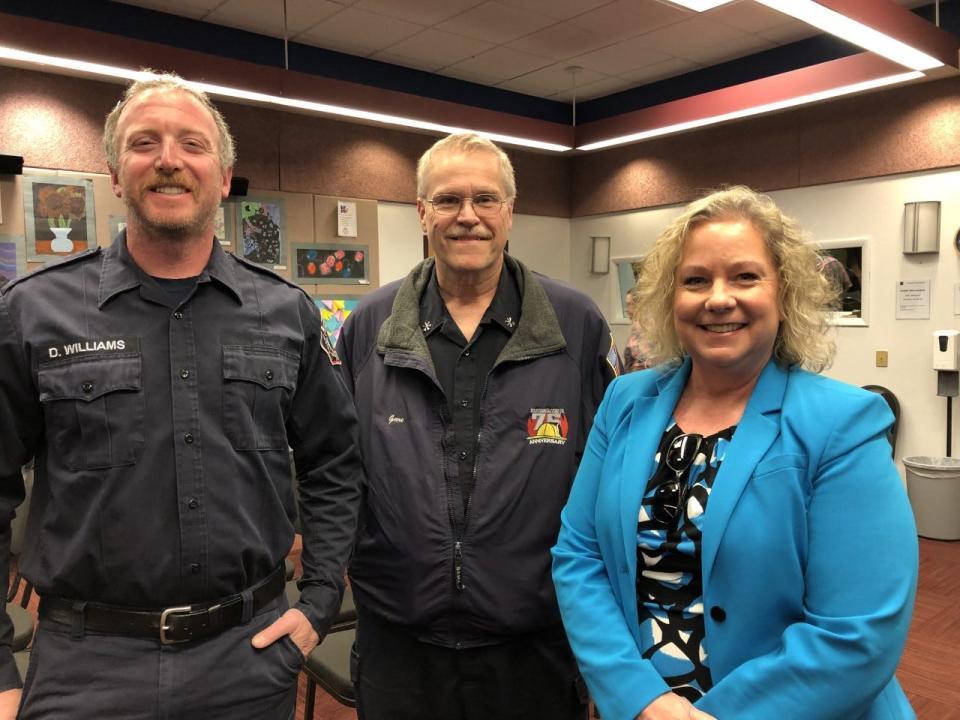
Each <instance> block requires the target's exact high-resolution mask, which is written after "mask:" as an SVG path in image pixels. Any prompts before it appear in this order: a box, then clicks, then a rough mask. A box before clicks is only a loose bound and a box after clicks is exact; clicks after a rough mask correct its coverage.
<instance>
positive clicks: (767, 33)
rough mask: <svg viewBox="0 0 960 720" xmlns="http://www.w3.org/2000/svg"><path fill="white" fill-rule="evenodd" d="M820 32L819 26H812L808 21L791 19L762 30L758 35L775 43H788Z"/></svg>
mask: <svg viewBox="0 0 960 720" xmlns="http://www.w3.org/2000/svg"><path fill="white" fill-rule="evenodd" d="M819 32H820V31H819V30H818V29H817V28H815V27H811V26H810V25H807V24H806V23H802V22H800V21H798V20H790V21H788V22H785V23H784V24H783V25H777V26H776V27H772V28H768V29H767V30H761V31H760V32H758V33H757V35H759V36H760V37H762V38H764V39H766V40H769V41H770V42H772V43H774V44H775V45H786V44H787V43H792V42H796V41H797V40H803V39H804V38H808V37H813V36H814V35H817V34H818V33H819Z"/></svg>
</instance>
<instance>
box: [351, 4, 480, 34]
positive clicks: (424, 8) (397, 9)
mask: <svg viewBox="0 0 960 720" xmlns="http://www.w3.org/2000/svg"><path fill="white" fill-rule="evenodd" d="M484 2H485V0H443V2H437V0H357V2H356V3H355V4H354V6H353V7H355V8H357V9H358V10H369V11H370V12H375V13H378V14H380V15H387V16H389V17H395V18H400V19H401V20H412V21H413V22H416V23H419V24H420V25H426V26H428V27H429V26H431V25H435V24H437V23H438V22H443V21H444V20H447V19H449V18H452V17H453V16H454V15H459V14H460V13H462V12H463V11H464V10H469V9H470V8H473V7H476V6H478V5H482V4H483V3H484Z"/></svg>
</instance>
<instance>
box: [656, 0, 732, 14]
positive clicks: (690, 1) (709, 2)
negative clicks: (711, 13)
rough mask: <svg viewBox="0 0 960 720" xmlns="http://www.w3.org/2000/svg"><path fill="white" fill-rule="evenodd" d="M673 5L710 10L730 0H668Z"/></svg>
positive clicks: (699, 10)
mask: <svg viewBox="0 0 960 720" xmlns="http://www.w3.org/2000/svg"><path fill="white" fill-rule="evenodd" d="M669 1H670V2H672V3H673V4H674V5H682V6H683V7H685V8H689V9H690V10H696V11H697V12H703V11H704V10H711V9H713V8H715V7H720V6H721V5H726V4H727V3H728V2H732V0H669Z"/></svg>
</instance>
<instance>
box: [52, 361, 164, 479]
mask: <svg viewBox="0 0 960 720" xmlns="http://www.w3.org/2000/svg"><path fill="white" fill-rule="evenodd" d="M37 384H38V386H39V389H40V402H41V403H43V406H44V409H45V414H46V422H47V437H48V438H49V441H50V446H51V448H52V450H53V451H54V452H55V453H56V454H57V456H58V457H60V458H62V460H63V462H64V463H65V464H66V466H67V467H68V468H70V469H71V470H92V469H96V468H109V467H118V466H122V465H133V464H135V463H136V462H137V460H139V459H140V455H141V453H142V452H143V444H144V438H143V425H144V415H145V403H144V397H143V389H142V386H141V374H140V353H135V354H125V355H110V356H107V357H104V356H102V355H100V356H96V357H85V358H82V359H80V358H78V359H71V360H67V361H58V362H56V363H44V364H41V365H40V367H39V368H38V370H37Z"/></svg>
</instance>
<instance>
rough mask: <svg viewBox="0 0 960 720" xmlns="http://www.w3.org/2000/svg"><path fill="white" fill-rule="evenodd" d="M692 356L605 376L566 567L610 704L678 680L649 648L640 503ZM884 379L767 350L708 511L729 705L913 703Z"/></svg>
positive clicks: (710, 593)
mask: <svg viewBox="0 0 960 720" xmlns="http://www.w3.org/2000/svg"><path fill="white" fill-rule="evenodd" d="M689 372H690V362H689V360H687V361H685V362H684V363H683V364H681V365H680V366H674V367H672V368H663V367H661V368H654V369H652V370H647V371H643V372H639V373H634V374H631V375H626V376H624V377H621V378H619V379H618V380H616V381H615V382H614V383H613V384H611V386H610V387H609V388H608V390H607V393H606V396H605V398H604V400H603V403H602V404H601V405H600V408H599V410H598V411H597V417H596V420H595V422H594V426H593V429H592V431H591V433H590V437H589V440H588V442H587V447H586V450H585V454H584V457H583V460H582V462H581V464H580V469H579V471H578V473H577V477H576V480H575V481H574V484H573V488H572V490H571V494H570V498H569V501H568V502H567V505H566V507H565V509H564V511H563V516H562V519H563V522H562V528H561V531H560V536H559V539H558V541H557V545H556V546H555V547H554V548H553V577H554V582H555V584H556V588H557V597H558V600H559V602H560V609H561V612H562V614H563V621H564V625H565V626H566V630H567V635H568V636H569V638H570V643H571V646H572V647H573V650H574V652H575V654H576V656H577V661H578V663H579V665H580V669H581V671H582V673H583V675H584V678H585V679H586V681H587V685H588V686H589V688H590V691H591V693H592V695H593V698H594V700H595V702H596V703H597V706H598V709H599V710H600V713H601V715H602V716H603V718H604V720H633V718H635V717H636V716H637V714H638V713H640V711H641V710H642V709H643V708H644V707H645V706H646V705H647V704H648V703H650V702H651V701H652V700H653V699H654V698H656V697H657V696H658V695H660V694H661V693H663V692H666V691H668V689H669V688H668V687H667V685H666V684H665V683H664V681H663V680H662V679H661V678H660V676H659V675H658V674H657V672H656V670H654V668H653V666H652V665H651V664H650V663H649V661H646V660H644V659H643V658H641V656H640V651H639V649H638V639H639V632H640V630H639V624H638V620H637V596H636V575H637V567H636V566H637V516H638V512H639V507H640V499H641V495H642V494H643V491H644V487H645V485H646V482H647V480H648V478H649V476H650V471H651V463H652V458H653V457H654V455H655V454H656V450H657V445H658V443H659V441H660V437H661V435H662V434H663V431H664V429H665V428H666V426H667V424H668V422H669V421H670V420H671V418H672V414H673V411H674V407H675V406H676V404H677V400H678V399H679V397H680V393H681V391H682V390H683V388H684V385H685V384H686V381H687V377H688V376H689ZM891 420H892V416H891V413H890V411H889V409H888V408H887V406H886V404H885V403H884V401H883V400H882V398H881V397H880V396H879V395H875V394H874V393H870V392H867V391H865V390H861V389H860V388H857V387H854V386H851V385H847V384H844V383H841V382H838V381H836V380H831V379H829V378H826V377H822V376H820V375H816V374H813V373H810V372H807V371H804V370H798V369H790V370H785V369H783V368H781V367H779V366H777V365H776V364H775V363H774V362H772V361H771V362H770V363H768V364H767V366H766V367H765V369H764V370H763V372H762V374H761V376H760V378H759V379H758V381H757V384H756V386H755V388H754V390H753V393H752V395H751V397H750V400H749V402H748V404H747V407H746V410H745V411H744V414H743V417H742V418H741V420H740V422H739V423H738V425H737V430H736V433H735V434H734V436H733V440H732V443H731V445H730V447H729V449H728V452H727V455H726V458H725V460H724V462H723V465H722V466H721V468H720V472H719V474H718V476H717V478H716V481H715V484H714V486H713V490H712V492H711V495H710V504H709V506H708V508H707V512H706V516H705V519H704V527H703V542H702V550H703V554H702V571H703V600H704V620H705V622H706V648H707V652H708V659H707V662H708V664H709V666H710V671H711V675H712V677H713V683H714V685H713V688H712V689H711V690H710V691H709V692H708V693H707V694H706V695H705V696H704V697H703V698H701V700H700V701H699V702H697V704H696V705H697V707H698V708H700V709H702V710H704V711H706V712H708V713H710V714H712V715H714V716H716V717H717V718H718V719H719V720H790V719H791V718H797V720H827V719H828V718H829V719H835V720H858V719H859V720H904V719H907V718H915V717H916V716H915V715H914V713H913V710H912V709H911V708H910V705H909V703H908V702H907V699H906V697H905V695H904V694H903V691H902V690H901V689H900V686H899V685H898V683H897V681H896V679H895V678H894V671H895V670H896V667H897V663H898V661H899V659H900V654H901V652H902V650H903V645H904V642H905V641H906V637H907V629H908V627H909V624H910V615H911V611H912V608H913V600H914V594H915V591H916V582H917V538H916V529H915V527H914V522H913V515H912V513H911V511H910V507H909V504H908V502H907V497H906V493H905V492H904V488H903V484H902V482H901V480H900V476H899V473H898V472H897V470H896V466H895V465H894V463H893V461H892V459H891V457H890V445H889V444H888V442H887V440H886V438H885V431H886V430H887V428H888V427H889V425H890V423H891Z"/></svg>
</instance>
